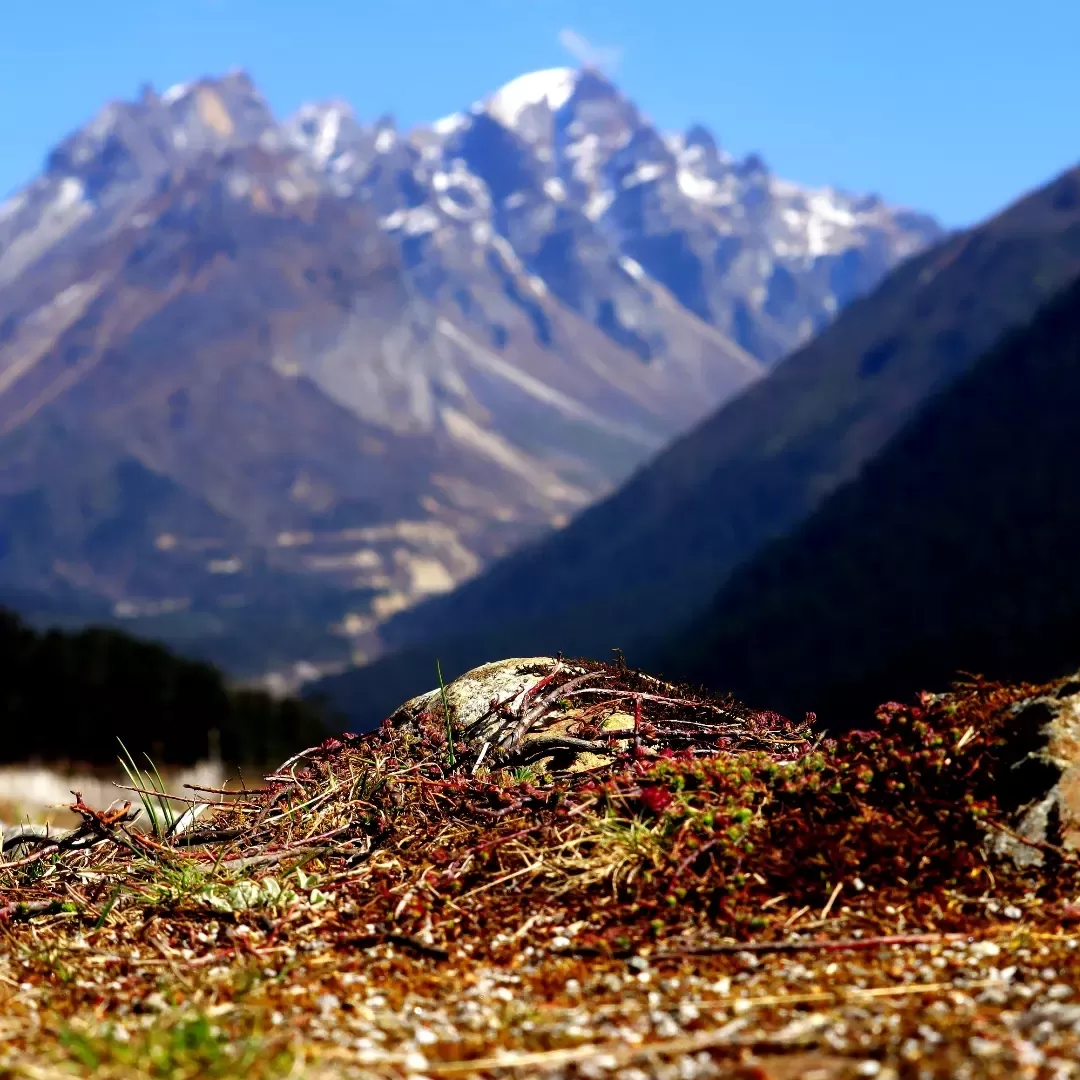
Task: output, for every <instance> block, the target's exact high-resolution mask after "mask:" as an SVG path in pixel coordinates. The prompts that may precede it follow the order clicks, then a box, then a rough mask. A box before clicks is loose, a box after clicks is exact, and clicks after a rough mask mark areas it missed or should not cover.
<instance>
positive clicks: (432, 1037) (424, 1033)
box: [413, 1028, 439, 1046]
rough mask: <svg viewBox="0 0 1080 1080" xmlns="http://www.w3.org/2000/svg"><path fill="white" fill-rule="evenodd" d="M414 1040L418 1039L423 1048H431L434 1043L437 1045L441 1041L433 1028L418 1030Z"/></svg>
mask: <svg viewBox="0 0 1080 1080" xmlns="http://www.w3.org/2000/svg"><path fill="white" fill-rule="evenodd" d="M413 1038H414V1039H416V1041H417V1042H418V1043H419V1044H420V1045H421V1046H431V1044H432V1043H437V1042H438V1041H439V1037H438V1035H436V1034H435V1032H434V1031H432V1030H431V1028H417V1029H416V1033H415V1035H414V1036H413Z"/></svg>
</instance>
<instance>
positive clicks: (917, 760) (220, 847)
mask: <svg viewBox="0 0 1080 1080" xmlns="http://www.w3.org/2000/svg"><path fill="white" fill-rule="evenodd" d="M594 670H596V671H597V672H598V673H599V674H598V677H599V678H600V679H601V682H602V684H603V685H605V686H608V687H611V686H618V685H622V686H624V688H625V689H626V692H627V694H629V695H631V696H632V695H633V694H634V693H635V690H636V689H637V688H638V684H636V683H635V682H634V678H635V677H634V676H632V675H631V674H630V673H626V672H622V671H620V670H619V669H614V668H611V669H603V670H601V669H598V668H597V669H594ZM1033 689H1034V688H1031V687H1017V688H1002V687H994V686H987V685H982V684H978V685H972V686H969V687H965V688H961V689H960V690H958V691H957V692H956V693H955V694H953V695H948V696H940V697H929V696H927V697H925V698H924V699H923V700H922V701H920V702H919V703H917V704H915V705H912V706H910V707H908V708H903V709H902V708H899V707H894V708H891V709H889V710H885V711H883V714H882V720H883V727H882V730H881V731H879V732H878V733H876V734H875V735H873V736H859V735H855V736H852V737H851V738H849V739H847V740H846V741H844V742H842V743H839V744H835V743H831V742H825V743H822V744H821V745H814V744H813V743H812V742H810V741H809V739H808V737H804V736H805V733H799V732H798V731H797V730H794V729H791V728H790V727H789V726H784V725H782V724H780V723H779V719H778V718H775V717H761V716H757V717H755V716H753V715H751V714H746V715H745V716H743V717H742V722H743V724H744V730H745V734H746V738H739V737H737V733H733V732H732V731H731V730H730V727H729V729H728V730H726V733H725V735H724V736H723V738H724V739H725V740H726V742H725V743H724V744H723V747H721V746H718V745H716V737H715V736H714V735H712V734H708V733H706V734H703V735H699V736H697V737H696V742H693V743H691V744H687V740H686V739H685V738H684V735H685V730H686V728H685V725H682V726H680V725H678V724H676V725H674V726H671V727H669V730H672V731H674V730H676V729H678V730H679V731H681V732H682V734H680V735H679V736H678V739H679V743H680V747H681V748H680V749H678V750H673V749H671V747H670V745H665V743H664V739H663V737H662V736H660V735H656V734H654V735H652V736H650V737H648V738H645V737H644V733H646V732H648V731H650V730H651V731H652V732H654V733H656V732H658V731H661V730H662V728H663V723H662V721H663V715H667V714H664V713H663V708H662V702H653V703H652V704H651V705H650V703H649V702H648V701H647V700H646V701H645V702H644V703H643V705H644V708H643V711H642V712H640V713H639V715H638V718H637V720H638V723H637V730H638V732H639V733H641V734H642V735H643V737H642V738H639V739H637V740H631V741H630V742H629V744H628V743H627V742H626V740H625V739H624V742H623V743H622V744H621V745H622V746H623V747H624V750H623V751H622V752H620V753H618V754H617V756H615V760H614V761H613V762H611V763H610V764H606V765H603V766H601V767H598V768H596V769H593V770H591V771H585V772H581V771H578V772H572V771H569V769H568V768H564V767H562V766H567V764H568V763H567V762H565V761H561V759H560V757H559V754H557V753H556V754H553V755H551V756H549V757H548V758H545V759H540V760H534V761H533V762H532V763H531V764H530V765H529V766H528V767H524V766H521V765H514V764H506V765H505V766H504V767H497V768H494V769H487V768H484V767H483V765H481V766H480V767H479V768H476V770H475V773H474V772H473V768H474V766H475V758H476V755H475V753H474V752H473V748H471V747H470V746H469V745H468V744H467V743H466V742H462V743H461V745H459V746H458V747H457V750H456V753H455V755H454V760H455V766H454V767H451V766H450V765H449V764H448V757H449V755H448V753H447V747H446V740H445V730H446V728H445V720H446V718H445V716H439V715H432V716H430V717H428V718H426V720H425V722H423V723H421V724H420V725H419V727H418V728H417V729H415V730H409V731H406V730H403V729H400V728H399V729H391V728H385V729H384V730H383V731H381V732H379V733H377V734H375V735H372V736H368V737H365V738H361V739H344V740H342V741H338V740H330V741H328V742H327V743H325V744H324V745H323V746H321V747H317V748H313V749H311V750H309V751H306V752H305V753H303V754H301V755H298V756H297V758H295V759H294V760H292V761H290V762H288V763H286V765H285V766H283V767H282V768H281V769H279V770H278V771H277V772H276V773H273V774H271V775H270V776H269V777H267V779H266V781H265V783H264V784H263V786H262V787H260V788H258V789H252V790H249V791H247V792H246V793H244V794H243V795H242V796H241V797H239V798H237V799H235V800H233V801H230V802H229V803H227V804H222V805H220V806H214V807H212V808H211V809H210V810H208V811H206V812H205V813H204V814H203V815H202V816H201V817H200V818H199V819H198V821H197V822H196V823H195V824H194V825H192V826H191V827H190V828H188V829H186V831H181V832H179V834H177V833H175V832H174V833H173V834H172V835H165V834H164V833H165V830H160V831H161V832H162V835H159V836H153V835H150V834H146V833H139V832H137V831H135V830H133V829H131V828H130V827H129V825H128V824H127V823H126V821H125V819H124V815H123V813H122V812H113V813H111V814H106V813H102V812H101V811H98V810H96V809H93V808H91V807H89V806H86V805H85V804H76V805H75V808H74V812H75V813H76V815H77V817H78V818H79V820H80V821H81V823H82V824H81V826H80V829H79V830H78V831H77V832H75V833H73V834H71V835H69V836H67V837H65V838H63V839H62V840H60V841H59V842H57V841H55V840H53V841H49V842H46V841H40V840H35V841H33V842H27V843H24V844H20V845H17V846H10V847H9V848H8V850H7V851H6V852H5V860H6V861H5V862H4V863H3V864H2V865H0V889H2V890H3V893H2V900H0V933H2V934H3V937H4V948H3V951H2V953H0V1076H26V1077H46V1076H48V1077H59V1076H69V1075H86V1074H87V1073H91V1072H92V1074H93V1075H94V1076H96V1077H117V1078H129V1077H130V1078H135V1077H146V1076H153V1077H187V1076H191V1077H195V1076H222V1077H225V1076H229V1077H232V1076H250V1077H271V1076H311V1077H322V1076H327V1077H329V1076H335V1077H338V1076H401V1075H405V1074H416V1075H425V1076H432V1077H434V1076H465V1075H529V1076H532V1075H545V1076H563V1075H580V1076H585V1077H600V1076H609V1075H621V1076H625V1077H641V1076H652V1075H657V1076H671V1077H680V1078H683V1077H685V1078H690V1077H694V1076H699V1075H700V1076H714V1075H715V1076H740V1077H766V1076H768V1077H775V1078H782V1077H796V1076H805V1077H811V1076H817V1077H818V1078H819V1080H826V1078H831V1077H844V1076H856V1075H858V1076H879V1077H886V1076H900V1077H913V1078H914V1077H924V1076H925V1077H930V1076H939V1075H940V1076H947V1075H948V1076H969V1077H977V1076H1001V1077H1004V1076H1010V1077H1011V1076H1017V1075H1019V1076H1031V1077H1036V1076H1068V1075H1075V1074H1076V1067H1075V1066H1074V1065H1073V1064H1072V1063H1073V1062H1074V1061H1075V1060H1077V1058H1078V1057H1080V1000H1076V999H1074V998H1073V996H1072V995H1073V992H1074V990H1076V989H1077V986H1078V975H1080V960H1078V949H1077V942H1078V941H1080V933H1076V932H1074V930H1073V920H1074V919H1076V918H1077V916H1078V914H1080V913H1078V912H1077V909H1076V907H1075V905H1074V903H1073V901H1074V899H1075V896H1076V891H1077V882H1076V880H1075V863H1074V861H1073V859H1072V857H1071V856H1069V855H1068V854H1067V853H1055V852H1050V851H1048V852H1047V853H1046V854H1047V856H1048V860H1047V864H1046V865H1045V866H1044V867H1043V868H1042V869H1041V870H1039V871H1030V872H1028V873H1027V874H1026V875H1025V874H1022V873H1021V872H1020V871H1017V870H1011V871H1010V870H1007V869H1006V868H1005V867H1004V866H1002V865H999V864H991V863H990V862H989V861H988V858H987V856H986V855H985V854H984V850H983V849H984V844H983V840H984V837H985V835H986V833H987V830H988V829H992V828H993V827H994V825H993V823H994V822H995V821H996V820H997V819H998V818H999V817H1000V811H999V808H998V806H997V803H996V797H995V784H996V782H997V781H996V779H995V777H996V772H995V770H997V769H998V768H999V766H1000V765H1001V761H1002V760H1003V759H1002V754H1003V753H1004V748H1005V746H1006V744H1007V740H1008V723H1009V718H1010V716H1011V713H1010V711H1009V706H1010V705H1011V704H1013V703H1014V702H1016V701H1018V700H1020V699H1021V698H1023V697H1026V696H1028V695H1030V694H1031V693H1032V692H1033ZM684 704H685V701H684ZM698 705H699V713H700V715H705V714H706V713H709V712H710V711H711V712H712V713H715V712H716V710H717V708H718V706H717V703H706V702H699V703H698ZM653 706H655V709H654V708H653ZM553 707H554V706H553ZM590 707H591V706H590ZM724 707H725V708H727V707H728V706H727V705H725V706H724ZM687 708H689V706H687ZM687 715H689V714H684V715H683V719H686V716H687ZM577 719H578V721H579V722H581V723H584V724H585V725H586V726H587V725H589V724H592V730H593V735H592V736H590V739H592V740H593V741H595V738H596V737H597V736H596V732H597V731H602V725H600V726H599V727H598V726H597V717H596V716H594V715H592V714H590V715H589V716H586V717H585V718H584V720H583V721H582V720H581V718H580V717H578V718H577ZM620 734H622V735H623V736H625V735H626V732H625V731H623V732H621V733H620ZM635 741H636V742H637V743H638V745H634V742H635ZM5 846H7V845H5Z"/></svg>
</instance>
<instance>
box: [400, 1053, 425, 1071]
mask: <svg viewBox="0 0 1080 1080" xmlns="http://www.w3.org/2000/svg"><path fill="white" fill-rule="evenodd" d="M404 1065H405V1071H406V1072H408V1073H422V1072H423V1071H424V1070H425V1069H426V1068H427V1058H426V1057H424V1055H423V1054H421V1053H420V1051H419V1050H410V1051H409V1052H408V1053H407V1054H406V1055H405V1061H404Z"/></svg>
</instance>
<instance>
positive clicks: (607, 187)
mask: <svg viewBox="0 0 1080 1080" xmlns="http://www.w3.org/2000/svg"><path fill="white" fill-rule="evenodd" d="M942 235H943V234H942V230H941V229H940V228H939V227H938V226H937V224H936V223H935V222H934V221H933V220H932V219H930V218H929V217H927V216H925V215H922V214H918V213H915V212H912V211H907V210H901V209H896V208H893V207H889V206H886V205H885V204H884V203H883V202H882V201H881V200H880V199H878V198H875V197H872V196H855V195H850V194H846V193H844V192H841V191H838V190H834V189H831V188H830V189H823V190H808V189H804V188H801V187H799V186H797V185H795V184H793V183H790V182H787V181H783V180H780V179H779V178H777V177H775V176H773V175H772V174H771V173H770V172H769V170H768V169H767V167H766V166H765V164H764V163H763V162H762V160H761V159H760V157H758V156H756V155H750V156H749V157H746V158H742V159H737V158H735V157H733V156H732V155H731V154H729V153H727V152H726V151H724V150H723V149H722V148H721V147H720V146H719V145H718V144H717V142H716V140H715V139H714V138H713V137H712V135H710V133H709V132H707V131H706V130H704V129H703V128H701V127H700V126H694V127H691V128H690V129H689V130H688V131H686V132H684V133H678V134H669V133H663V132H661V131H659V130H658V129H657V128H656V127H655V126H654V125H653V124H651V123H650V121H649V120H648V118H647V117H646V116H645V115H644V114H643V113H642V112H641V111H640V110H639V109H638V108H637V107H636V106H635V105H634V104H633V103H632V102H630V101H629V100H628V99H627V98H626V97H625V96H624V95H623V94H622V93H621V92H620V91H619V90H618V88H617V87H615V86H614V85H613V84H612V83H611V82H610V81H608V80H607V79H606V78H605V77H603V76H602V75H600V74H599V73H597V72H594V71H590V70H583V71H578V70H564V69H557V70H553V71H546V72H536V73H532V74H530V75H527V76H523V77H522V78H519V79H516V80H514V81H513V82H511V83H509V84H507V85H506V86H504V87H502V88H501V89H499V90H497V91H496V92H494V93H493V94H491V95H489V96H488V97H487V98H485V99H484V100H483V101H481V102H478V103H476V104H475V105H474V106H472V108H471V109H469V110H468V111H465V112H460V113H453V114H451V115H449V116H447V117H445V118H444V119H442V120H439V121H437V122H435V123H433V124H432V125H430V126H426V127H422V128H419V129H416V130H413V131H409V132H400V131H398V130H397V128H396V127H395V125H394V123H393V121H392V119H390V118H383V119H380V120H378V121H376V122H374V123H371V124H364V123H361V122H359V121H358V120H357V119H356V118H355V116H354V114H353V113H352V111H351V109H350V108H349V107H348V106H347V105H345V104H344V103H341V102H329V103H322V104H313V105H308V106H304V107H303V108H301V109H300V110H299V111H298V112H297V113H296V114H295V115H293V116H291V117H289V118H287V119H285V120H283V121H282V120H278V119H277V118H275V117H274V116H273V114H272V113H271V111H270V109H269V108H268V107H267V105H266V102H265V101H264V99H263V98H262V96H261V95H260V94H259V92H258V90H257V89H256V87H255V85H254V84H253V82H252V81H251V79H250V78H249V77H248V76H247V75H246V74H244V73H242V72H233V73H230V74H229V75H227V76H225V77H222V78H217V79H204V80H200V81H197V82H194V83H191V84H185V85H179V86H175V87H172V88H170V89H169V90H167V91H165V92H164V93H161V94H159V93H157V92H156V91H155V90H154V89H153V88H151V87H145V88H144V89H143V91H142V93H141V95H140V96H139V98H138V100H135V101H132V102H115V103H112V104H109V105H107V106H106V107H105V108H104V109H102V110H101V112H100V113H99V114H98V115H97V116H96V117H95V118H94V119H93V120H92V121H91V122H90V123H89V124H87V125H86V126H85V127H84V128H83V129H81V130H79V131H77V132H76V133H74V134H73V135H72V136H71V137H70V138H68V139H66V140H65V141H64V142H62V143H61V144H60V145H59V146H57V147H56V148H55V149H54V150H53V151H52V152H51V153H50V154H49V156H48V159H47V161H46V164H45V167H44V170H43V172H42V173H41V175H40V176H39V177H38V178H36V179H35V180H34V181H33V182H32V183H30V184H29V185H28V186H27V187H26V188H25V189H24V190H22V191H20V192H18V193H16V194H15V195H14V196H13V197H12V198H10V199H9V200H8V201H7V202H6V203H4V204H3V205H2V206H0V600H5V601H7V602H9V603H11V604H12V605H13V606H16V607H18V608H19V610H21V611H22V612H24V613H25V614H27V615H28V616H29V617H31V618H35V617H36V618H38V619H48V620H50V621H53V622H56V621H63V620H69V621H75V622H80V621H86V620H90V619H92V620H97V621H114V622H116V621H120V622H123V623H124V624H125V625H127V626H128V627H129V628H131V629H134V630H136V631H139V632H142V633H145V634H150V635H153V636H156V637H159V638H162V639H164V640H166V641H169V642H170V643H172V644H177V645H180V646H181V647H183V648H184V649H185V650H186V651H188V652H191V653H194V654H196V655H199V656H203V657H209V658H211V659H213V660H215V661H216V662H218V663H220V664H223V665H224V666H225V667H227V668H228V669H229V670H230V671H232V672H233V673H236V674H256V673H261V672H265V671H266V670H267V669H269V668H275V667H276V668H280V667H283V666H288V665H292V664H295V662H297V661H302V660H303V661H313V662H315V666H314V667H312V668H311V669H310V670H311V671H315V670H318V669H319V668H320V667H322V668H325V667H328V666H332V665H333V664H335V663H336V664H340V663H343V662H345V661H346V660H348V659H349V658H350V657H351V658H353V659H362V658H364V656H365V655H369V654H375V653H378V652H379V651H380V650H383V649H385V648H386V647H387V644H388V643H393V642H394V641H396V640H398V639H399V638H401V633H400V632H399V631H398V630H393V631H392V632H391V633H390V634H389V636H386V635H384V634H383V627H384V626H385V625H386V624H387V621H388V620H392V619H393V617H394V616H395V615H396V614H400V613H402V612H405V611H407V610H408V609H411V608H412V607H414V606H415V605H416V604H417V603H418V602H419V601H421V600H423V599H424V598H425V597H428V596H431V595H437V594H442V593H446V592H448V591H449V590H451V589H452V588H453V587H454V586H455V585H457V584H459V583H461V582H462V581H466V580H468V579H470V578H472V577H474V576H475V575H476V574H477V573H478V572H479V571H481V570H482V569H483V568H484V567H486V566H489V565H490V564H492V563H493V562H495V561H497V560H498V559H499V558H500V557H501V556H504V555H506V554H507V553H510V552H512V551H515V550H518V549H520V548H521V547H522V545H524V544H527V543H528V542H530V541H532V540H535V539H536V538H537V537H540V536H543V535H545V534H548V533H550V532H551V531H552V530H553V529H555V530H558V529H560V528H562V527H563V526H565V525H566V523H567V522H568V521H569V520H570V518H571V517H574V516H575V515H576V514H578V513H579V512H580V511H581V510H583V509H584V508H585V507H587V506H589V505H590V504H591V503H593V502H594V501H595V500H597V499H598V498H601V497H603V496H605V495H606V494H607V493H609V492H610V491H612V490H613V489H614V488H615V487H616V486H617V485H619V484H620V483H621V482H623V481H624V480H626V479H627V477H629V476H630V475H631V474H632V473H633V472H634V470H635V469H636V468H638V467H639V466H641V465H642V463H643V462H645V461H647V460H649V459H650V458H652V457H653V456H654V455H656V454H657V453H658V452H659V451H660V450H661V449H662V448H663V447H664V446H665V445H666V444H667V443H668V442H669V441H670V440H671V439H672V438H673V437H675V436H677V435H679V434H680V433H682V432H684V431H686V430H687V429H689V428H691V427H692V426H693V425H694V424H696V423H698V422H700V421H701V420H702V419H703V418H704V417H706V416H708V415H709V414H710V413H711V412H712V411H713V410H714V409H715V408H716V407H717V406H719V405H721V404H723V403H724V402H726V401H729V400H730V399H731V398H732V397H733V396H735V395H738V394H739V393H740V392H742V391H745V390H747V388H761V387H765V386H766V385H769V384H771V383H772V382H773V378H772V377H771V376H770V377H769V378H768V379H766V378H765V376H766V374H767V373H768V372H769V371H770V370H771V368H772V367H773V366H774V365H775V364H776V363H777V362H778V361H779V359H780V358H781V357H782V356H784V355H785V354H786V353H788V352H789V351H790V350H791V349H793V348H795V347H797V346H799V345H800V343H805V342H806V341H808V340H810V339H811V338H812V337H813V336H814V335H815V334H816V333H818V332H819V331H820V330H821V329H822V328H823V327H826V326H827V325H829V324H830V323H831V321H832V320H833V319H834V317H835V315H836V313H837V312H838V311H840V310H841V309H843V308H844V307H845V306H846V305H848V304H850V303H852V302H853V301H855V300H856V298H857V297H859V296H860V295H863V294H864V293H866V292H867V291H868V290H871V289H872V288H874V287H875V286H876V285H877V283H878V282H879V281H880V280H881V279H882V277H883V276H884V275H885V274H886V273H887V272H888V271H889V270H890V269H891V268H892V267H894V266H896V265H897V264H898V263H900V262H902V261H903V260H905V259H906V258H908V257H909V256H911V255H913V254H914V253H916V252H918V251H920V250H922V249H924V248H925V247H926V246H927V245H928V244H932V243H934V242H936V241H938V240H939V239H940V238H941V236H942ZM960 261H961V263H963V259H962V258H961V260H960ZM975 336H976V337H977V336H978V334H977V332H975ZM778 374H779V372H778ZM781 385H783V378H782V379H781ZM804 391H805V387H803V388H802V391H799V392H804ZM807 407H809V406H807ZM749 415H750V416H753V413H751V414H749ZM749 422H754V421H749ZM722 423H723V426H725V427H726V426H728V421H727V420H725V421H723V422H722ZM743 427H744V426H741V425H738V424H737V425H735V426H734V431H733V433H732V434H730V435H728V436H725V437H726V438H736V439H737V438H738V436H737V434H735V433H734V432H737V431H738V430H743ZM680 452H681V451H679V450H677V449H676V451H675V453H676V455H677V454H678V453H680ZM661 460H663V459H661ZM623 497H624V496H623ZM604 513H607V511H601V517H600V518H595V517H594V518H592V519H587V518H586V519H585V520H592V521H598V520H603V514H604ZM586 528H587V529H588V528H590V526H588V525H587V526H586ZM616 528H617V529H618V530H619V531H620V532H622V531H623V530H624V528H625V522H624V521H623V520H622V517H621V515H617V522H616ZM571 535H579V534H578V533H573V534H571ZM575 542H576V541H573V540H571V541H570V543H575ZM500 572H503V571H500ZM588 573H591V571H589V572H587V575H586V576H588ZM482 580H483V579H482ZM478 584H479V583H478ZM486 587H487V586H485V585H483V584H480V588H481V589H483V588H486ZM543 590H544V587H543V586H542V587H541V591H543ZM466 595H477V594H466ZM585 595H587V594H583V597H582V599H584V596H585ZM468 603H469V601H467V600H466V604H468ZM426 617H427V616H421V620H423V619H424V618H426ZM439 618H440V619H441V618H442V617H441V616H439ZM400 625H402V626H404V625H405V624H404V623H402V624H400ZM442 625H445V624H442ZM424 633H425V634H426V633H427V631H424ZM395 635H397V637H395ZM406 636H407V635H406ZM421 636H423V635H421Z"/></svg>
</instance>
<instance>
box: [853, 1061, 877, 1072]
mask: <svg viewBox="0 0 1080 1080" xmlns="http://www.w3.org/2000/svg"><path fill="white" fill-rule="evenodd" d="M855 1072H856V1073H858V1075H859V1076H877V1074H878V1073H879V1072H881V1062H880V1061H874V1060H873V1059H870V1060H868V1061H860V1062H859V1064H858V1066H856V1069H855Z"/></svg>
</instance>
